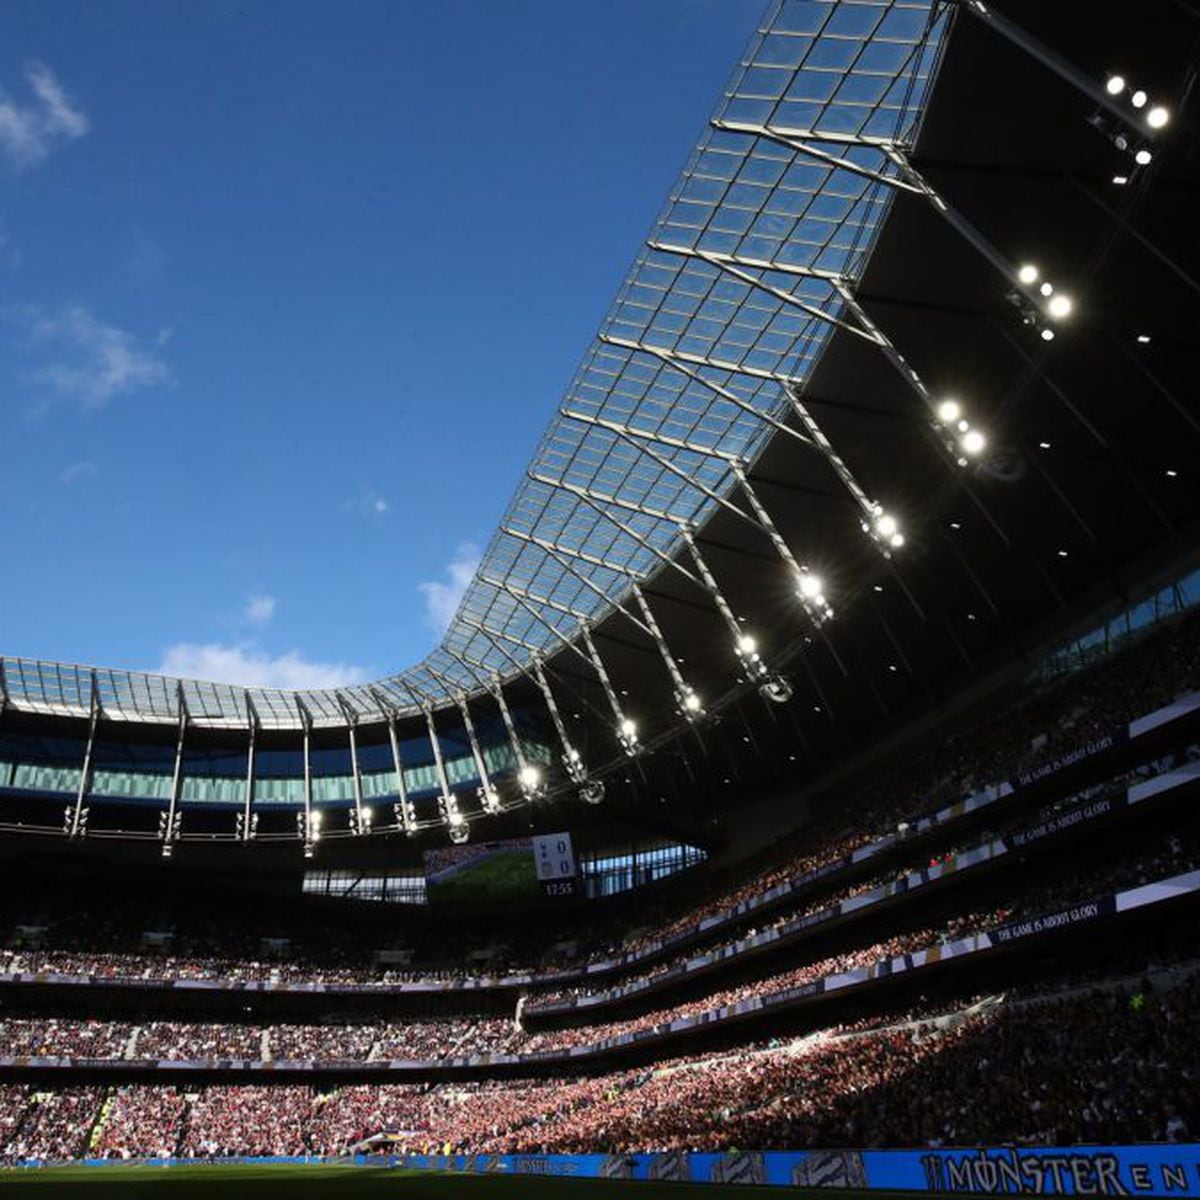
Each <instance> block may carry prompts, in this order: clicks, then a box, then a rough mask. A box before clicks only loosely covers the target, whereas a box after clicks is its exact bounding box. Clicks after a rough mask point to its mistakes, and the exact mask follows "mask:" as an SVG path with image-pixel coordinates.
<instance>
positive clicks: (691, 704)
mask: <svg viewBox="0 0 1200 1200" xmlns="http://www.w3.org/2000/svg"><path fill="white" fill-rule="evenodd" d="M675 699H676V700H677V702H678V704H679V711H680V712H681V713H682V714H683V715H684V717H686V718H687V719H688V720H689V721H693V720H695V719H696V718H697V717H699V716H701V715H703V713H704V703H703V701H702V700H701V699H700V697H699V696H698V695H697V694H696V691H695V689H694V688H691V687H685V688H684V689H683V691H682V692H680V693H679V694H678V695H677V696H676V697H675Z"/></svg>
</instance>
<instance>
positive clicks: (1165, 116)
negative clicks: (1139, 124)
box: [1146, 104, 1171, 129]
mask: <svg viewBox="0 0 1200 1200" xmlns="http://www.w3.org/2000/svg"><path fill="white" fill-rule="evenodd" d="M1170 119H1171V114H1170V113H1169V112H1168V111H1167V110H1166V109H1165V108H1163V106H1162V105H1161V104H1156V105H1155V106H1154V107H1153V108H1152V109H1151V110H1150V111H1149V112H1148V113H1147V114H1146V124H1147V125H1149V126H1150V128H1151V129H1161V128H1162V127H1163V126H1164V125H1165V124H1166V123H1167V122H1168V121H1169V120H1170Z"/></svg>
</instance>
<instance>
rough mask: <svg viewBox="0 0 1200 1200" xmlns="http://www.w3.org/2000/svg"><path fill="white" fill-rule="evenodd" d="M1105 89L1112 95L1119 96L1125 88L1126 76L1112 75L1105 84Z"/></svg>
mask: <svg viewBox="0 0 1200 1200" xmlns="http://www.w3.org/2000/svg"><path fill="white" fill-rule="evenodd" d="M1104 90H1105V91H1106V92H1107V93H1108V94H1109V95H1110V96H1119V95H1120V94H1121V93H1122V92H1123V91H1124V90H1125V76H1124V75H1110V76H1109V77H1108V82H1107V83H1106V84H1105V85H1104Z"/></svg>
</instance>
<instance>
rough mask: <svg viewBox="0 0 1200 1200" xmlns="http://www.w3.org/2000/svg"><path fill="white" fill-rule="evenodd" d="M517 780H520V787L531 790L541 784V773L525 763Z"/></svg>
mask: <svg viewBox="0 0 1200 1200" xmlns="http://www.w3.org/2000/svg"><path fill="white" fill-rule="evenodd" d="M517 778H518V779H519V780H520V782H521V786H522V787H524V788H531V789H532V788H535V787H537V785H538V784H539V783H541V782H542V773H541V771H539V770H538V769H537V767H535V766H532V765H531V764H530V763H526V764H525V765H524V766H523V767H522V768H521V771H520V774H519V775H518V776H517Z"/></svg>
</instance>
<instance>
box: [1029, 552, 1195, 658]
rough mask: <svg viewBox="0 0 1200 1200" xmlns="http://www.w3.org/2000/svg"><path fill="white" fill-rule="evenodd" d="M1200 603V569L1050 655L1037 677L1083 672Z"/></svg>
mask: <svg viewBox="0 0 1200 1200" xmlns="http://www.w3.org/2000/svg"><path fill="white" fill-rule="evenodd" d="M1198 601H1200V570H1195V571H1192V572H1191V573H1190V574H1189V575H1186V576H1185V577H1184V578H1182V579H1177V580H1176V581H1175V582H1174V583H1169V584H1167V586H1166V587H1163V588H1160V589H1159V590H1158V591H1157V592H1155V593H1154V595H1153V596H1149V597H1147V598H1146V599H1145V600H1140V601H1138V603H1137V604H1135V605H1133V606H1132V607H1131V608H1127V609H1126V610H1125V611H1124V612H1121V613H1118V614H1117V615H1116V616H1115V617H1112V618H1110V619H1109V620H1107V621H1105V622H1104V624H1103V625H1098V626H1096V628H1095V629H1089V630H1088V632H1087V633H1085V634H1082V635H1080V636H1079V637H1077V638H1074V639H1073V640H1072V641H1070V642H1068V643H1067V644H1066V645H1064V646H1060V647H1059V648H1058V649H1057V650H1054V651H1052V652H1051V653H1050V654H1048V655H1047V656H1046V657H1045V658H1044V659H1043V660H1042V662H1041V663H1040V664H1039V665H1038V667H1037V668H1036V670H1035V671H1034V676H1035V678H1038V679H1053V678H1055V677H1056V676H1059V675H1067V674H1070V673H1071V672H1072V671H1079V670H1082V669H1083V668H1084V667H1086V666H1089V665H1090V664H1091V663H1093V662H1095V661H1096V659H1098V658H1103V657H1104V656H1105V655H1107V654H1112V653H1114V652H1115V651H1117V650H1120V649H1122V648H1123V647H1124V646H1125V645H1127V644H1128V642H1129V641H1130V639H1131V638H1137V637H1141V636H1142V635H1143V634H1145V633H1146V632H1148V631H1149V630H1151V629H1153V627H1154V626H1155V625H1156V624H1157V623H1158V622H1159V621H1164V620H1168V619H1169V618H1171V617H1175V616H1178V615H1179V614H1180V613H1183V612H1186V611H1187V610H1188V609H1189V608H1192V607H1194V606H1195V605H1196V603H1197V602H1198Z"/></svg>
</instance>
